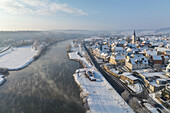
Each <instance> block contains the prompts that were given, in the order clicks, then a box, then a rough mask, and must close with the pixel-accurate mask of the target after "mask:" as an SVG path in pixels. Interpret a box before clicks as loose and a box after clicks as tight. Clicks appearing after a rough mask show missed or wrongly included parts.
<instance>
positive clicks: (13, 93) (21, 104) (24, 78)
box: [0, 41, 85, 113]
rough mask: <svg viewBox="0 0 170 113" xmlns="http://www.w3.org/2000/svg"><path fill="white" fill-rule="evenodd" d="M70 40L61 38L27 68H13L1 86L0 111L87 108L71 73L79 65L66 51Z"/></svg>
mask: <svg viewBox="0 0 170 113" xmlns="http://www.w3.org/2000/svg"><path fill="white" fill-rule="evenodd" d="M70 42H71V41H64V42H59V43H57V44H56V45H54V46H51V47H50V48H49V49H48V50H47V51H46V53H44V55H42V56H41V57H40V58H39V59H38V60H37V61H35V62H33V63H32V64H31V65H29V66H28V67H27V68H25V69H23V70H21V71H15V72H10V75H9V76H7V77H6V79H7V82H6V83H5V84H4V85H3V86H1V87H0V113H81V112H82V113H84V112H85V110H84V107H83V105H82V100H81V99H80V97H79V94H80V91H79V88H78V86H76V83H75V81H74V79H73V76H72V75H73V73H74V72H75V70H76V69H77V68H79V66H80V65H79V63H77V62H74V61H71V60H69V59H68V57H67V53H66V46H67V44H69V43H70Z"/></svg>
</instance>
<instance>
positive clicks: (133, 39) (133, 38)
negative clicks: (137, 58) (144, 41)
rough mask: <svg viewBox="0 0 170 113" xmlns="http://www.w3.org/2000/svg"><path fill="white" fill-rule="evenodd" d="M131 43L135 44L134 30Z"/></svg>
mask: <svg viewBox="0 0 170 113" xmlns="http://www.w3.org/2000/svg"><path fill="white" fill-rule="evenodd" d="M132 43H133V44H135V43H136V33H135V30H134V33H133V36H132Z"/></svg>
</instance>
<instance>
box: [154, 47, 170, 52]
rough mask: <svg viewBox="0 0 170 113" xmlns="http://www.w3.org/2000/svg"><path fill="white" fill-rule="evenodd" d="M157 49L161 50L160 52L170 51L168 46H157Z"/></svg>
mask: <svg viewBox="0 0 170 113" xmlns="http://www.w3.org/2000/svg"><path fill="white" fill-rule="evenodd" d="M155 49H156V50H157V51H160V52H165V51H170V49H167V48H164V47H155Z"/></svg>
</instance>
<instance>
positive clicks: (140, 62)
mask: <svg viewBox="0 0 170 113" xmlns="http://www.w3.org/2000/svg"><path fill="white" fill-rule="evenodd" d="M125 66H126V67H128V68H129V69H131V70H134V69H146V68H148V66H149V64H148V59H147V58H146V57H145V56H143V55H140V54H138V55H134V57H132V58H129V59H127V60H126V62H125Z"/></svg>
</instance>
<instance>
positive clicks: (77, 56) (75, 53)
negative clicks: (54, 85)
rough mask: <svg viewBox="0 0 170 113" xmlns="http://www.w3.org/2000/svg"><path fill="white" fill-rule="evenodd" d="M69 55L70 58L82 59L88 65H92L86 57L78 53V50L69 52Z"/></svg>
mask: <svg viewBox="0 0 170 113" xmlns="http://www.w3.org/2000/svg"><path fill="white" fill-rule="evenodd" d="M68 56H69V58H70V59H76V60H80V61H82V62H83V63H84V64H85V65H86V67H91V64H90V63H89V62H88V61H87V60H86V59H85V58H84V57H80V56H79V55H78V52H70V53H68Z"/></svg>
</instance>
